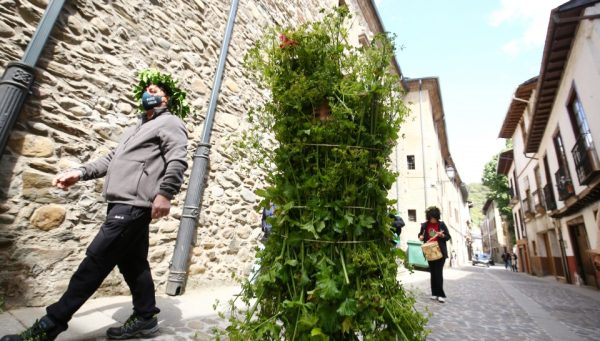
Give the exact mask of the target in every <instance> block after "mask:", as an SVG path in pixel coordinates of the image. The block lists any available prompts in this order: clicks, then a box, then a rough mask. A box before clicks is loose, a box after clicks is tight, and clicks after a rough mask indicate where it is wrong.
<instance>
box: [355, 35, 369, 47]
mask: <svg viewBox="0 0 600 341" xmlns="http://www.w3.org/2000/svg"><path fill="white" fill-rule="evenodd" d="M358 43H359V44H360V46H362V47H367V46H369V38H367V35H366V34H364V33H362V34H361V35H359V36H358Z"/></svg>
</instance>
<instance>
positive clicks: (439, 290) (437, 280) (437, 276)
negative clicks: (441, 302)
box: [427, 257, 446, 297]
mask: <svg viewBox="0 0 600 341" xmlns="http://www.w3.org/2000/svg"><path fill="white" fill-rule="evenodd" d="M427 263H429V272H430V273H431V296H437V297H446V294H445V293H444V275H443V271H444V263H446V258H445V257H442V259H438V260H434V261H427Z"/></svg>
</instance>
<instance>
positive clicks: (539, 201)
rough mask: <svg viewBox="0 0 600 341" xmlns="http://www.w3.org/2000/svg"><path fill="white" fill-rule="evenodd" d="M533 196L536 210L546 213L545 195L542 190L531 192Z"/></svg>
mask: <svg viewBox="0 0 600 341" xmlns="http://www.w3.org/2000/svg"><path fill="white" fill-rule="evenodd" d="M531 197H532V199H533V207H534V208H535V211H536V212H537V213H540V214H544V213H546V207H545V206H544V197H543V196H542V191H540V190H537V189H536V190H535V191H533V193H531Z"/></svg>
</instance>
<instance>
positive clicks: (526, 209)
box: [521, 196, 535, 219]
mask: <svg viewBox="0 0 600 341" xmlns="http://www.w3.org/2000/svg"><path fill="white" fill-rule="evenodd" d="M521 205H522V206H523V213H524V214H525V217H526V218H529V219H531V218H533V217H535V212H534V210H533V207H532V205H531V197H529V196H526V197H525V200H523V202H522V203H521Z"/></svg>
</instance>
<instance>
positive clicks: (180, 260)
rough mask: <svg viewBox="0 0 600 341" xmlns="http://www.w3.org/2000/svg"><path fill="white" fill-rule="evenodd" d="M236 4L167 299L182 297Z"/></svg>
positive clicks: (197, 157)
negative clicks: (169, 296) (176, 296)
mask: <svg viewBox="0 0 600 341" xmlns="http://www.w3.org/2000/svg"><path fill="white" fill-rule="evenodd" d="M238 3H239V0H232V2H231V9H230V10H229V18H227V26H226V27H225V35H224V37H223V44H222V45H221V52H220V53H219V62H218V64H217V70H216V72H215V78H214V80H213V87H212V91H211V94H210V102H209V104H208V113H207V114H206V119H205V120H204V128H203V131H202V140H201V142H200V143H199V144H198V149H196V153H195V154H194V163H193V166H192V172H191V175H190V183H189V186H188V190H187V193H186V196H185V202H184V204H183V211H182V214H181V221H180V224H179V230H178V231H177V242H176V243H175V250H174V252H173V258H172V259H171V263H170V267H169V278H168V280H167V289H166V291H167V295H171V296H175V295H181V294H183V291H184V289H185V283H186V279H187V270H188V260H189V258H190V250H191V248H192V245H193V244H195V243H196V224H197V223H198V216H199V215H200V208H201V207H202V196H203V194H204V187H205V183H204V181H205V177H206V176H207V175H208V171H207V169H208V161H209V152H210V147H211V146H210V135H211V133H212V125H213V121H214V118H215V110H216V108H217V100H218V99H219V90H220V89H221V81H222V79H223V71H224V69H225V61H226V60H227V51H228V49H229V42H230V40H231V34H232V32H233V24H234V22H235V16H236V13H237V7H238Z"/></svg>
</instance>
